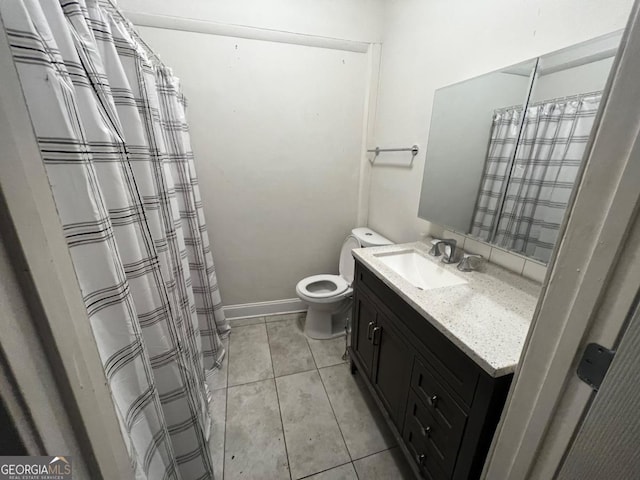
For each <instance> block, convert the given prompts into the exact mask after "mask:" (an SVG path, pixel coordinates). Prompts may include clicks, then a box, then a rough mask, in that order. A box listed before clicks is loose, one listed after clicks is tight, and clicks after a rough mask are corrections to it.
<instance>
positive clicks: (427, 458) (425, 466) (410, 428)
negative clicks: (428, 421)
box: [402, 412, 450, 480]
mask: <svg viewBox="0 0 640 480" xmlns="http://www.w3.org/2000/svg"><path fill="white" fill-rule="evenodd" d="M421 428H422V427H421V426H420V425H419V423H418V422H417V421H416V420H415V418H414V417H412V416H411V415H409V412H407V420H406V422H405V423H404V430H403V435H402V439H403V440H404V444H405V445H406V447H407V450H409V453H410V454H411V457H412V460H413V462H415V463H416V464H417V465H418V469H419V470H420V473H421V475H422V477H423V478H426V479H427V480H449V478H450V477H449V476H448V475H446V474H445V473H444V472H443V471H442V470H441V469H440V468H439V467H438V465H437V464H436V461H435V457H434V455H433V454H431V453H430V452H429V448H428V447H427V443H426V441H425V437H424V436H423V435H422V431H421Z"/></svg>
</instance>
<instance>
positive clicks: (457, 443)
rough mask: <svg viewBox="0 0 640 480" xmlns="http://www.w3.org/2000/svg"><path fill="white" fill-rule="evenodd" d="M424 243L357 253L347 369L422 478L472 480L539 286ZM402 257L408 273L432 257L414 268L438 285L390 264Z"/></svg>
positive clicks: (480, 464) (499, 409) (495, 420)
mask: <svg viewBox="0 0 640 480" xmlns="http://www.w3.org/2000/svg"><path fill="white" fill-rule="evenodd" d="M427 250H428V247H427V245H425V244H424V243H422V242H416V243H413V244H405V245H392V246H387V247H377V248H368V249H358V250H354V251H353V255H354V257H355V259H356V270H355V280H354V307H353V321H352V332H351V346H350V358H351V370H352V373H355V372H356V371H357V372H358V373H359V374H360V375H361V376H362V378H363V380H364V382H365V384H366V385H367V386H368V387H369V389H370V391H371V393H372V394H373V397H374V399H375V400H376V403H378V405H379V407H380V408H381V410H382V412H383V415H384V416H385V418H386V420H387V422H388V423H389V425H390V427H391V429H392V431H393V433H394V435H395V436H396V438H397V440H398V442H399V444H400V446H401V448H402V450H403V452H404V453H405V455H406V456H407V458H408V459H409V460H410V464H411V466H412V468H413V470H414V472H415V473H416V475H417V476H419V477H421V478H426V479H430V480H445V479H458V480H462V479H475V478H478V477H479V476H480V474H481V471H482V467H483V464H484V461H485V458H486V455H487V452H488V449H489V446H490V443H491V440H492V438H493V434H494V432H495V429H496V426H497V423H498V420H499V418H500V414H501V412H502V409H503V407H504V403H505V400H506V396H507V392H508V390H509V386H510V384H511V379H512V377H513V372H514V370H515V366H516V364H517V362H518V359H519V356H520V353H521V351H522V346H523V343H524V340H525V337H526V334H527V331H528V327H529V323H530V321H531V317H532V315H533V311H534V308H535V304H536V300H537V297H538V293H539V288H540V286H539V285H538V284H536V283H534V282H531V281H529V280H527V279H524V278H523V277H519V276H517V275H514V274H512V273H510V272H507V271H506V270H503V269H501V268H500V267H497V266H494V265H491V264H488V265H486V266H485V268H484V271H482V272H469V273H462V272H459V271H458V270H457V269H456V268H455V264H454V265H443V264H441V262H439V259H437V258H433V257H429V256H428V255H427ZM406 254H410V255H411V256H413V257H414V258H413V259H409V255H406ZM400 257H403V260H402V261H404V262H405V265H404V267H403V268H405V267H406V268H405V270H411V268H414V267H415V266H413V265H411V264H406V262H413V261H415V260H420V262H423V261H427V262H430V263H431V265H428V264H422V265H418V267H420V268H419V270H420V272H422V273H424V272H425V267H429V268H427V269H426V270H429V269H431V270H430V276H431V277H432V278H435V279H436V280H435V281H436V284H435V286H434V285H431V286H426V287H425V286H424V285H421V286H416V285H418V283H417V282H418V281H419V279H415V278H413V277H411V272H409V273H408V274H406V273H405V270H402V269H398V268H397V266H396V265H395V264H394V263H393V262H390V261H389V258H400ZM418 257H419V258H418ZM414 270H415V268H414ZM413 273H414V274H415V271H414V272H413ZM452 276H454V277H455V278H457V279H459V281H457V282H452V281H451V279H452ZM438 278H443V279H445V280H444V281H445V283H446V286H438V285H437V281H438V280H437V279H438Z"/></svg>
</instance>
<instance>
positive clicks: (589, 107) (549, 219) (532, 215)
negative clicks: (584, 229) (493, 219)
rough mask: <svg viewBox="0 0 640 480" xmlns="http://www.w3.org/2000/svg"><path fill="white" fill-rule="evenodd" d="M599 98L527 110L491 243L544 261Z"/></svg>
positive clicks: (598, 95)
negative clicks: (494, 235)
mask: <svg viewBox="0 0 640 480" xmlns="http://www.w3.org/2000/svg"><path fill="white" fill-rule="evenodd" d="M601 98H602V94H601V93H600V92H598V93H590V94H584V95H579V96H577V97H574V98H572V99H569V100H564V99H563V100H559V101H554V100H551V101H545V102H543V103H538V104H533V105H531V106H529V107H528V108H527V114H526V116H525V119H524V124H523V127H522V133H521V138H520V141H519V142H518V150H517V152H516V157H515V162H514V166H513V170H512V172H511V177H510V178H509V184H508V186H507V193H506V196H505V199H504V205H503V208H502V212H501V213H500V221H499V222H498V229H497V231H496V237H495V238H494V242H495V244H496V245H498V246H501V247H504V248H507V249H509V250H512V251H514V252H519V253H523V254H525V255H527V256H528V257H531V258H535V259H537V260H540V261H542V262H545V263H546V262H548V261H549V259H550V258H551V252H552V251H553V247H554V245H555V244H556V240H557V239H558V233H559V231H560V226H561V224H562V220H563V218H564V213H565V211H566V209H567V207H568V205H569V199H570V197H571V192H572V191H573V187H574V185H575V182H576V178H577V176H578V172H579V171H580V167H581V165H582V157H583V156H584V152H585V149H586V146H587V142H588V141H589V137H590V135H591V129H592V128H593V123H594V120H595V117H596V113H597V112H598V107H599V106H600V99H601Z"/></svg>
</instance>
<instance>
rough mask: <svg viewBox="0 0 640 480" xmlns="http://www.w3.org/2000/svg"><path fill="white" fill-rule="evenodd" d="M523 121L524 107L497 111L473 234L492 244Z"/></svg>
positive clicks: (474, 217) (475, 211)
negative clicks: (492, 235)
mask: <svg viewBox="0 0 640 480" xmlns="http://www.w3.org/2000/svg"><path fill="white" fill-rule="evenodd" d="M521 117H522V106H516V107H507V108H503V109H499V110H495V111H494V114H493V122H492V124H491V135H490V140H489V147H488V149H487V158H486V160H485V165H484V171H483V173H482V179H481V180H480V190H479V192H478V199H477V201H476V206H475V210H474V214H473V220H472V222H471V231H470V233H471V234H472V235H473V236H475V237H478V238H480V239H481V240H484V241H485V242H488V241H490V240H491V234H492V232H493V229H494V226H495V221H496V215H497V214H498V211H499V209H500V200H501V197H502V193H503V188H504V182H505V179H506V178H507V175H508V173H509V172H508V168H509V166H510V165H511V159H512V158H513V153H514V150H515V148H516V142H517V140H518V132H519V130H520V122H521Z"/></svg>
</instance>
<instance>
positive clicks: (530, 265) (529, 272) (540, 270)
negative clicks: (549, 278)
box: [522, 260, 547, 283]
mask: <svg viewBox="0 0 640 480" xmlns="http://www.w3.org/2000/svg"><path fill="white" fill-rule="evenodd" d="M546 274H547V266H546V265H540V264H539V263H537V262H532V261H531V260H525V262H524V269H523V270H522V275H523V276H524V277H527V278H530V279H531V280H535V281H536V282H540V283H542V282H544V277H545V275H546Z"/></svg>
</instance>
